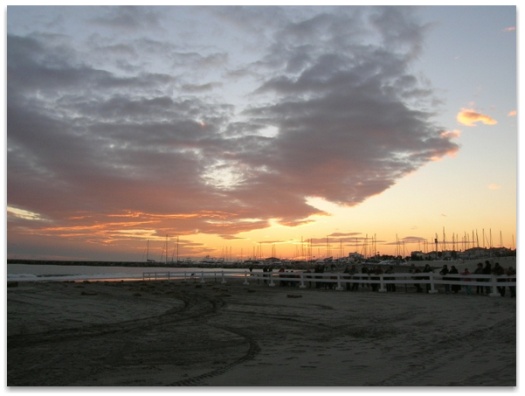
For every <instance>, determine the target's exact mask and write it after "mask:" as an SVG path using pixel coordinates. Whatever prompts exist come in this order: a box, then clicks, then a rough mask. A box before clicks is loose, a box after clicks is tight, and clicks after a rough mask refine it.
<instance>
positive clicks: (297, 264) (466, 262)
mask: <svg viewBox="0 0 525 396" xmlns="http://www.w3.org/2000/svg"><path fill="white" fill-rule="evenodd" d="M487 260H489V261H492V262H497V261H502V262H503V263H505V264H506V265H512V266H516V256H491V257H479V258H470V259H461V260H442V259H438V260H410V261H408V262H407V264H408V265H407V264H404V265H396V264H394V265H393V267H394V268H395V269H396V270H400V269H405V270H406V269H407V268H409V267H410V266H412V265H414V266H415V267H423V266H425V264H430V266H431V267H433V268H438V267H441V266H442V265H443V264H452V265H460V266H467V267H471V266H473V265H474V264H476V263H478V262H485V261H487ZM503 263H502V264H503ZM7 264H29V265H63V266H72V265H78V266H92V267H152V268H153V267H157V268H158V267H164V268H195V267H203V268H225V267H228V268H263V267H266V266H268V267H273V268H274V269H275V268H279V267H281V266H284V267H285V268H289V269H308V268H312V266H313V265H315V263H312V262H305V261H293V262H265V261H264V260H262V261H259V262H258V263H257V264H254V262H250V261H239V262H226V261H216V262H208V261H192V262H188V261H179V262H170V263H164V262H158V261H154V262H144V261H94V260H35V259H31V260H27V259H7ZM330 264H331V263H325V265H330ZM353 264H355V265H357V266H361V265H367V266H368V265H369V266H374V265H377V263H373V262H364V263H344V264H343V263H339V264H338V265H339V266H341V265H345V266H346V265H353ZM505 264H504V265H505Z"/></svg>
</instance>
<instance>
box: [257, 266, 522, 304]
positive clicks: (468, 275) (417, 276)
mask: <svg viewBox="0 0 525 396" xmlns="http://www.w3.org/2000/svg"><path fill="white" fill-rule="evenodd" d="M332 270H333V268H325V266H323V265H322V264H319V265H316V266H315V267H314V268H313V269H312V270H310V269H309V270H306V271H305V272H304V273H305V274H308V275H306V276H305V279H306V283H307V284H306V286H307V287H315V288H323V289H333V288H336V286H337V282H336V279H338V278H337V276H335V275H334V276H333V277H329V276H328V277H327V276H316V275H315V274H321V273H325V272H333V271H332ZM434 270H435V268H432V267H431V266H430V265H429V264H426V265H425V266H424V267H423V268H420V267H416V266H415V265H414V264H412V265H411V266H410V268H409V271H408V272H409V273H410V274H414V276H412V278H413V279H414V280H419V281H421V280H423V281H428V280H429V279H430V276H428V277H425V276H422V275H423V274H424V273H431V272H432V273H434ZM271 271H272V269H271V268H264V269H263V272H265V273H266V272H271ZM278 272H279V275H278V278H285V279H288V280H285V279H282V280H280V281H279V282H280V285H281V286H297V285H299V284H300V275H299V273H293V271H292V272H287V271H286V272H285V270H284V268H281V269H280V270H279V271H278ZM394 273H395V269H394V267H393V266H388V267H384V266H379V265H377V266H373V267H372V266H366V265H362V266H361V268H360V269H358V268H357V265H355V264H354V265H349V266H347V267H346V268H345V269H344V271H343V276H342V279H343V280H344V282H343V283H344V284H345V288H346V290H348V291H358V290H359V289H368V290H371V291H379V290H380V288H381V282H380V279H381V275H383V276H382V278H383V281H386V282H384V284H385V288H386V291H387V292H395V291H396V283H395V279H396V277H395V276H388V275H389V274H394ZM439 275H440V276H439V277H435V278H434V279H437V280H439V282H437V284H439V287H440V288H441V291H443V292H445V293H446V294H449V293H452V294H458V293H459V292H461V291H462V290H463V291H464V292H465V294H468V295H470V294H474V293H475V294H478V295H489V294H492V293H493V292H494V290H493V289H494V288H493V287H492V286H491V285H487V286H485V285H480V283H488V282H490V281H491V278H492V276H495V277H496V278H497V282H498V286H497V287H496V290H497V292H498V293H499V294H500V295H501V296H502V297H505V295H507V294H506V289H507V288H508V291H509V294H508V295H509V296H510V297H511V298H514V297H516V286H515V285H514V284H515V282H516V271H515V269H514V267H512V266H509V267H508V268H507V269H504V268H503V267H502V266H501V265H500V264H499V263H495V264H494V265H492V264H491V263H490V261H488V260H487V261H485V265H483V263H478V264H477V268H476V270H475V271H474V272H470V271H469V269H468V268H465V269H464V270H463V271H462V272H461V273H460V272H459V270H458V269H457V268H456V266H455V265H451V266H450V268H449V266H448V265H447V264H444V265H443V267H442V268H441V269H440V270H439ZM478 275H483V276H478ZM504 275H505V276H504ZM290 278H293V280H291V279H290ZM312 279H313V280H315V281H314V282H312ZM348 280H354V282H351V281H350V282H349V281H348ZM458 282H461V283H458ZM466 282H469V283H470V282H472V285H470V284H468V283H467V284H466ZM510 282H512V283H510ZM265 283H266V281H265ZM499 283H501V286H499ZM507 284H508V285H507ZM404 285H405V291H407V285H406V283H404ZM413 285H414V287H415V289H416V292H418V293H422V292H423V291H424V290H425V291H427V292H430V291H431V288H432V286H431V283H430V282H414V284H413ZM398 286H399V285H398ZM381 291H383V290H381Z"/></svg>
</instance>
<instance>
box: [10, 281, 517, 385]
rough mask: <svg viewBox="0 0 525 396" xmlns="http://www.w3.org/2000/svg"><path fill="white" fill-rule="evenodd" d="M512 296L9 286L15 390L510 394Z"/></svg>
mask: <svg viewBox="0 0 525 396" xmlns="http://www.w3.org/2000/svg"><path fill="white" fill-rule="evenodd" d="M516 359H517V353H516V299H514V298H510V297H509V296H508V294H507V296H506V297H501V298H495V297H489V296H477V295H475V294H474V295H466V294H462V293H460V294H457V295H455V294H444V293H438V294H424V293H423V294H421V293H415V292H414V291H412V290H410V289H409V290H408V291H407V290H405V289H402V288H398V291H396V292H388V293H377V292H372V291H370V290H368V289H365V288H361V289H360V290H359V291H357V292H351V291H346V290H345V291H336V290H324V289H299V288H293V287H279V286H276V287H269V286H268V285H265V284H264V283H262V282H259V283H257V282H251V283H250V284H249V285H243V283H242V281H241V280H239V281H229V282H227V283H226V284H221V283H220V282H206V283H205V284H200V283H199V282H197V281H185V282H183V281H151V282H144V281H137V282H90V283H68V282H21V283H19V284H18V286H17V287H8V288H7V385H8V386H63V385H67V386H113V385H118V386H158V385H164V386H505V387H506V386H516V378H517V374H516Z"/></svg>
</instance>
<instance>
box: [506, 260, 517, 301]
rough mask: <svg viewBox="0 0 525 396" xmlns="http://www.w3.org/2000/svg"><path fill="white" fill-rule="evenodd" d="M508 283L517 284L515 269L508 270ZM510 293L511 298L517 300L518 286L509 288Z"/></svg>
mask: <svg viewBox="0 0 525 396" xmlns="http://www.w3.org/2000/svg"><path fill="white" fill-rule="evenodd" d="M507 277H508V279H507V281H508V282H516V271H515V270H514V268H513V267H509V268H507ZM509 292H510V297H511V298H515V297H516V286H509Z"/></svg>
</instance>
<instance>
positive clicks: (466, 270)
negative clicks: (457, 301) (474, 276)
mask: <svg viewBox="0 0 525 396" xmlns="http://www.w3.org/2000/svg"><path fill="white" fill-rule="evenodd" d="M461 275H465V276H466V278H463V279H462V281H463V282H470V279H469V277H468V276H469V275H470V271H469V270H468V268H465V269H464V270H463V272H462V273H461ZM465 291H466V292H467V294H468V295H470V294H472V288H471V286H470V285H466V286H465Z"/></svg>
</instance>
